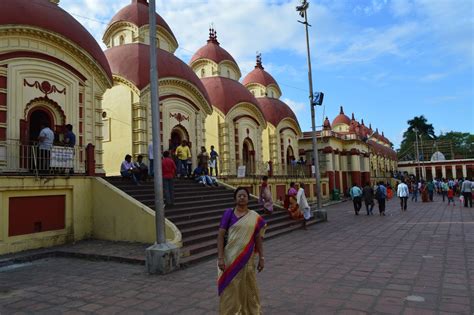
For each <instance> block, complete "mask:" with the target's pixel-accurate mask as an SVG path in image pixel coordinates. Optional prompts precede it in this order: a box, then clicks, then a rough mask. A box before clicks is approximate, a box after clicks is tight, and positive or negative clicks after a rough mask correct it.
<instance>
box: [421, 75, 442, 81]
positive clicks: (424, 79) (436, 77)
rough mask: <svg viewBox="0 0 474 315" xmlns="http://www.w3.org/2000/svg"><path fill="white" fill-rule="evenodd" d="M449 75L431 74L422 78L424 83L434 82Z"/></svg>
mask: <svg viewBox="0 0 474 315" xmlns="http://www.w3.org/2000/svg"><path fill="white" fill-rule="evenodd" d="M447 75H448V74H447V73H430V74H427V75H425V76H423V77H421V78H420V81H422V82H433V81H438V80H441V79H443V78H445V77H446V76H447Z"/></svg>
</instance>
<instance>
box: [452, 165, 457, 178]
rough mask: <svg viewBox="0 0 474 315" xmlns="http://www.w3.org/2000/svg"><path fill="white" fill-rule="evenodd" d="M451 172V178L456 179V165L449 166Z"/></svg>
mask: <svg viewBox="0 0 474 315" xmlns="http://www.w3.org/2000/svg"><path fill="white" fill-rule="evenodd" d="M451 170H452V172H453V178H457V177H456V165H451Z"/></svg>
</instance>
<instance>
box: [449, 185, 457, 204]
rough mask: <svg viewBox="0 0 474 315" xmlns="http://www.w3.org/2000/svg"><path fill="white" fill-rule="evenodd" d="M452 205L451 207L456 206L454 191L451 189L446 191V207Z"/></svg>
mask: <svg viewBox="0 0 474 315" xmlns="http://www.w3.org/2000/svg"><path fill="white" fill-rule="evenodd" d="M451 202H452V203H453V206H455V205H456V204H455V203H454V190H453V189H452V188H449V189H448V206H449V205H450V204H451Z"/></svg>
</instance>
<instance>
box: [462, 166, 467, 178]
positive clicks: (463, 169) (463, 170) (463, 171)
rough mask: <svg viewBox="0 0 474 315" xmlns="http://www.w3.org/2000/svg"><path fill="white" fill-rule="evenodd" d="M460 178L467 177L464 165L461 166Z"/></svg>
mask: <svg viewBox="0 0 474 315" xmlns="http://www.w3.org/2000/svg"><path fill="white" fill-rule="evenodd" d="M462 177H464V178H466V177H467V168H466V164H463V166H462Z"/></svg>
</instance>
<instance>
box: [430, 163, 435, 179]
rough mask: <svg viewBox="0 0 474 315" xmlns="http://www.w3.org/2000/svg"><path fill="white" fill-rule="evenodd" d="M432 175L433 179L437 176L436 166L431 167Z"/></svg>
mask: <svg viewBox="0 0 474 315" xmlns="http://www.w3.org/2000/svg"><path fill="white" fill-rule="evenodd" d="M431 176H432V177H433V179H435V178H436V167H434V166H432V167H431Z"/></svg>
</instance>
